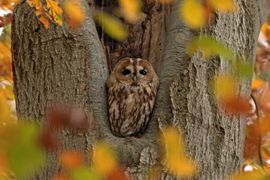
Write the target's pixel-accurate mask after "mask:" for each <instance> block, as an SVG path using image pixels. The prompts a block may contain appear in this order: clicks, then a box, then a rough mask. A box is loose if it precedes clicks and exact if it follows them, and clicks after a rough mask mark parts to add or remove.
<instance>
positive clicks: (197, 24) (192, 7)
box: [180, 0, 207, 29]
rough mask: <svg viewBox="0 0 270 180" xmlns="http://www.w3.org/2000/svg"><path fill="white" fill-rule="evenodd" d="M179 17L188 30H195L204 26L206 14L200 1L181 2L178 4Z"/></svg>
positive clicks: (184, 0) (186, 0)
mask: <svg viewBox="0 0 270 180" xmlns="http://www.w3.org/2000/svg"><path fill="white" fill-rule="evenodd" d="M191 12H192V14H191ZM180 17H182V20H183V21H184V23H185V24H187V25H188V26H189V27H190V28H194V29H197V28H201V27H203V26H204V25H205V24H206V19H207V14H206V11H205V8H204V6H203V5H202V4H201V2H200V1H198V0H183V1H182V3H181V4H180Z"/></svg>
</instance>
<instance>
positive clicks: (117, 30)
mask: <svg viewBox="0 0 270 180" xmlns="http://www.w3.org/2000/svg"><path fill="white" fill-rule="evenodd" d="M94 17H95V20H96V21H97V22H98V23H99V24H100V26H101V27H102V29H103V30H104V32H106V33H107V34H108V35H109V36H111V37H112V38H114V39H116V40H119V41H123V40H125V39H126V38H127V36H128V30H127V27H126V26H125V25H124V24H123V23H122V22H121V21H120V20H119V19H116V18H114V17H112V16H110V15H109V14H107V13H104V12H98V13H95V16H94Z"/></svg>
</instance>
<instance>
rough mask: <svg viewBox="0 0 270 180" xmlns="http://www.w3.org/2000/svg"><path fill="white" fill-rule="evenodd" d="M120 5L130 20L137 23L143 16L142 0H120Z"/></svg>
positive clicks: (122, 11) (125, 16) (126, 17)
mask: <svg viewBox="0 0 270 180" xmlns="http://www.w3.org/2000/svg"><path fill="white" fill-rule="evenodd" d="M119 5H120V8H121V13H122V14H123V16H124V18H125V19H126V20H127V21H128V22H130V23H135V22H136V21H138V20H139V19H140V18H141V16H142V14H141V7H142V2H141V0H128V1H127V0H119Z"/></svg>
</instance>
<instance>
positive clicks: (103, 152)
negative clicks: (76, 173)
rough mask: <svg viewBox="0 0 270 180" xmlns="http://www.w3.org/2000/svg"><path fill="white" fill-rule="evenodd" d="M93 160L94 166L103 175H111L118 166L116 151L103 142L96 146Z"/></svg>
mask: <svg viewBox="0 0 270 180" xmlns="http://www.w3.org/2000/svg"><path fill="white" fill-rule="evenodd" d="M92 161H93V168H95V169H96V170H97V171H99V172H100V173H101V174H103V175H110V174H111V173H113V172H114V171H115V170H116V169H117V167H118V163H117V159H116V156H115V153H114V151H113V150H112V149H111V148H110V147H109V146H108V145H107V144H105V143H103V142H100V143H98V144H96V145H95V146H94V150H93V154H92ZM104 162H106V163H104Z"/></svg>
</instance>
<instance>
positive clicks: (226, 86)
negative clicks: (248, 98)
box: [214, 74, 237, 101]
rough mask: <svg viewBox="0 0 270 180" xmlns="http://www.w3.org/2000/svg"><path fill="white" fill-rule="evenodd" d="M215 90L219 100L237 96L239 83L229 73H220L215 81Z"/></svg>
mask: <svg viewBox="0 0 270 180" xmlns="http://www.w3.org/2000/svg"><path fill="white" fill-rule="evenodd" d="M214 92H215V95H216V98H217V100H219V101H225V100H228V99H232V98H234V97H236V93H237V83H236V82H235V80H234V78H233V77H232V76H230V75H228V74H220V75H218V76H217V77H216V78H215V81H214Z"/></svg>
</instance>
